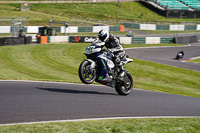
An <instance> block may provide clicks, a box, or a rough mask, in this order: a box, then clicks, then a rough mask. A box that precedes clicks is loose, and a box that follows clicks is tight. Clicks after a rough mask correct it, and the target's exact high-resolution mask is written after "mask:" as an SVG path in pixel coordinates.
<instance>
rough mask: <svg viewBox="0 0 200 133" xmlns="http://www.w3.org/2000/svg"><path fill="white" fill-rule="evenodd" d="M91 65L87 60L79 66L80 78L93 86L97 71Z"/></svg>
mask: <svg viewBox="0 0 200 133" xmlns="http://www.w3.org/2000/svg"><path fill="white" fill-rule="evenodd" d="M90 65H91V63H90V62H89V61H87V60H84V61H83V62H82V63H81V64H80V66H79V71H78V73H79V78H80V80H81V81H82V82H83V83H85V84H91V83H93V82H94V80H95V78H96V71H95V69H91V68H90Z"/></svg>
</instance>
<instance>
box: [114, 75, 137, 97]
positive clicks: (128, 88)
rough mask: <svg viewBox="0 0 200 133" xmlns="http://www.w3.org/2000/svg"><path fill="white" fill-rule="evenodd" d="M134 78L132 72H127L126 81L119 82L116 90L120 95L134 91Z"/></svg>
mask: <svg viewBox="0 0 200 133" xmlns="http://www.w3.org/2000/svg"><path fill="white" fill-rule="evenodd" d="M132 88H133V78H132V76H131V74H130V73H128V72H126V74H125V75H124V82H117V83H116V85H115V90H116V92H117V93H118V94H119V95H124V96H126V95H128V94H130V93H131V92H132Z"/></svg>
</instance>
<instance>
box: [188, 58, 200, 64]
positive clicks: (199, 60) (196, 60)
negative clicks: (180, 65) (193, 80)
mask: <svg viewBox="0 0 200 133" xmlns="http://www.w3.org/2000/svg"><path fill="white" fill-rule="evenodd" d="M188 62H193V63H200V58H197V59H193V60H190V61H188Z"/></svg>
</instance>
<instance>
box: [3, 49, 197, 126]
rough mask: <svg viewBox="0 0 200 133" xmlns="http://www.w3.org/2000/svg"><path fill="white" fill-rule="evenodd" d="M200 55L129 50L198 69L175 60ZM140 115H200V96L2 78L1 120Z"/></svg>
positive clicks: (193, 51)
mask: <svg viewBox="0 0 200 133" xmlns="http://www.w3.org/2000/svg"><path fill="white" fill-rule="evenodd" d="M180 50H184V51H185V57H184V58H191V57H194V56H200V54H199V51H200V47H199V46H192V47H175V48H174V47H173V48H172V47H167V48H139V49H138V48H137V49H126V51H127V53H128V54H129V55H130V57H133V58H139V59H145V60H149V61H154V62H158V63H163V64H167V65H173V66H177V67H183V68H187V69H192V70H196V71H200V69H199V68H200V67H199V64H194V63H185V62H180V61H177V60H174V59H173V58H174V57H175V55H176V53H177V52H178V51H180ZM142 116H200V99H199V98H193V97H186V96H179V95H172V94H166V93H159V92H152V91H145V90H139V89H134V90H133V92H132V93H131V94H130V95H128V96H119V95H118V94H117V93H116V92H115V90H114V89H112V88H109V87H105V86H97V85H81V84H68V83H50V82H49V83H48V82H31V81H30V82H29V81H0V124H9V123H23V122H38V121H53V120H69V119H86V118H105V117H106V118H107V117H142Z"/></svg>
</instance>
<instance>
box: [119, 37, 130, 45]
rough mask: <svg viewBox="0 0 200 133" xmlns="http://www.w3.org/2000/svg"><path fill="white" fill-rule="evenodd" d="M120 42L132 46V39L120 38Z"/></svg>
mask: <svg viewBox="0 0 200 133" xmlns="http://www.w3.org/2000/svg"><path fill="white" fill-rule="evenodd" d="M119 41H120V43H121V44H131V43H132V37H119Z"/></svg>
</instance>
